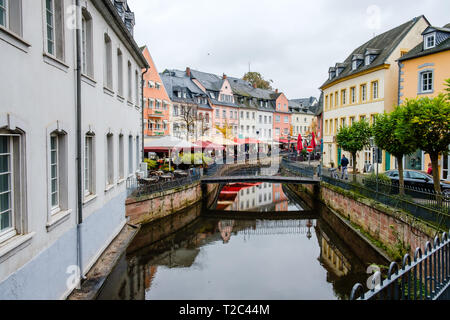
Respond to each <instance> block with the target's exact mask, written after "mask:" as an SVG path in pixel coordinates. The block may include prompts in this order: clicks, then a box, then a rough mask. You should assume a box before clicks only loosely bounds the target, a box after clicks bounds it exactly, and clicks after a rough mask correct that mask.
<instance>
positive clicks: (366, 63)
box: [364, 55, 370, 66]
mask: <svg viewBox="0 0 450 320" xmlns="http://www.w3.org/2000/svg"><path fill="white" fill-rule="evenodd" d="M369 64H370V56H369V55H367V56H366V57H365V59H364V65H366V66H368V65H369Z"/></svg>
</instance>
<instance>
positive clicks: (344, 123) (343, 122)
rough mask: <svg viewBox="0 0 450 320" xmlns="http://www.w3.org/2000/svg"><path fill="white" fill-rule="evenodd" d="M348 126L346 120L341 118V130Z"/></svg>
mask: <svg viewBox="0 0 450 320" xmlns="http://www.w3.org/2000/svg"><path fill="white" fill-rule="evenodd" d="M345 126H346V118H341V128H343V127H345Z"/></svg>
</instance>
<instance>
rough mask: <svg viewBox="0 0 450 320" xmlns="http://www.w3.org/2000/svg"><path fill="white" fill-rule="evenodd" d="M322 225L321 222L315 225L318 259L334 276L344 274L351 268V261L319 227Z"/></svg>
mask: <svg viewBox="0 0 450 320" xmlns="http://www.w3.org/2000/svg"><path fill="white" fill-rule="evenodd" d="M322 226H323V224H322V223H321V224H320V227H316V234H317V240H318V241H319V246H320V257H319V261H320V262H321V263H322V264H323V265H324V266H325V268H326V269H327V270H328V271H329V272H332V273H333V275H334V276H337V277H342V276H345V275H347V274H348V273H349V272H350V271H351V269H352V266H351V263H350V261H349V259H348V258H347V257H346V256H345V255H344V253H343V251H342V250H341V249H340V248H338V247H337V246H336V244H335V243H334V242H333V241H331V239H330V237H329V236H328V234H327V233H325V231H324V230H323V229H322V228H321V227H322Z"/></svg>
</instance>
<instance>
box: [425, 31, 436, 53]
mask: <svg viewBox="0 0 450 320" xmlns="http://www.w3.org/2000/svg"><path fill="white" fill-rule="evenodd" d="M424 45H425V49H430V48H434V47H435V45H436V38H435V36H434V33H433V34H429V35H426V36H425V40H424Z"/></svg>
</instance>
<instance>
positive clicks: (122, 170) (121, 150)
mask: <svg viewBox="0 0 450 320" xmlns="http://www.w3.org/2000/svg"><path fill="white" fill-rule="evenodd" d="M124 153H125V150H124V145H123V134H121V135H119V157H118V158H119V179H124V178H125V167H124Z"/></svg>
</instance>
